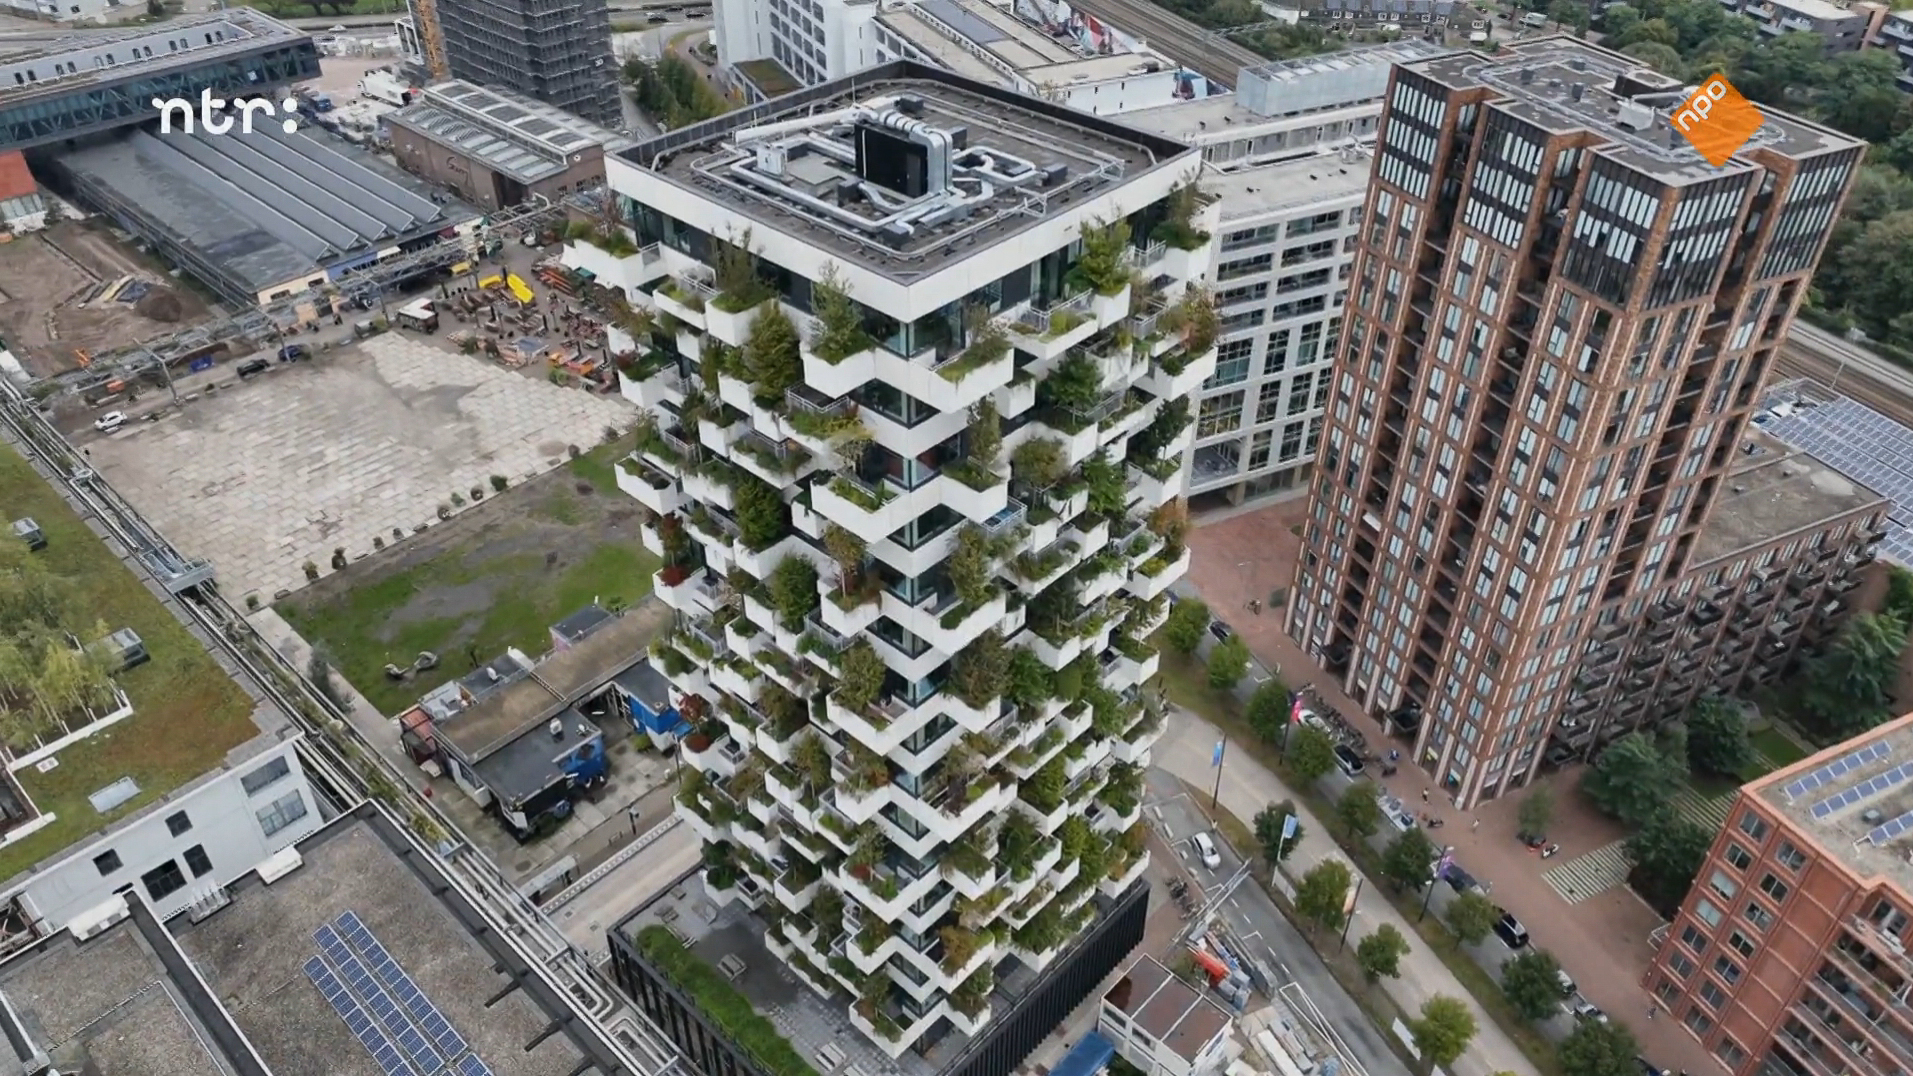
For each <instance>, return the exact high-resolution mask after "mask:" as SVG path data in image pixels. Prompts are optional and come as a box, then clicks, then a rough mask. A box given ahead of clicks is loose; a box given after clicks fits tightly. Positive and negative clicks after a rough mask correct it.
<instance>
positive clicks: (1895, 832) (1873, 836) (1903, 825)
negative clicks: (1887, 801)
mask: <svg viewBox="0 0 1913 1076" xmlns="http://www.w3.org/2000/svg"><path fill="white" fill-rule="evenodd" d="M1909 829H1913V811H1908V812H1906V813H1905V814H1903V815H1901V816H1900V817H1898V818H1895V819H1894V820H1893V821H1891V822H1888V823H1886V824H1884V825H1879V826H1874V827H1873V828H1872V829H1871V830H1868V831H1867V835H1866V840H1867V841H1869V842H1871V843H1873V844H1879V843H1881V842H1882V841H1890V840H1892V839H1893V838H1895V837H1898V836H1899V835H1900V834H1902V833H1905V832H1906V831H1907V830H1909Z"/></svg>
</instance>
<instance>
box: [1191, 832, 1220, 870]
mask: <svg viewBox="0 0 1913 1076" xmlns="http://www.w3.org/2000/svg"><path fill="white" fill-rule="evenodd" d="M1189 843H1190V844H1192V845H1194V846H1195V849H1196V858H1197V859H1200V860H1202V865H1203V866H1205V867H1208V868H1209V869H1211V870H1214V869H1215V868H1217V867H1220V866H1222V853H1221V852H1218V851H1216V842H1215V839H1214V838H1212V837H1210V836H1209V835H1208V834H1207V833H1198V834H1196V835H1195V836H1193V837H1191V838H1189Z"/></svg>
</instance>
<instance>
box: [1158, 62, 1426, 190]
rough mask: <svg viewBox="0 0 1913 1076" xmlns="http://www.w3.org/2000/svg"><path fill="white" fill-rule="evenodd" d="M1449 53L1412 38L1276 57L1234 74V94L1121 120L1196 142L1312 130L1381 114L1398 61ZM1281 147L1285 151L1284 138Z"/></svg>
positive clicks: (1163, 108) (1201, 99) (1160, 106)
mask: <svg viewBox="0 0 1913 1076" xmlns="http://www.w3.org/2000/svg"><path fill="white" fill-rule="evenodd" d="M1446 51H1447V50H1446V49H1443V48H1442V47H1441V46H1439V45H1435V44H1433V43H1431V42H1427V41H1422V40H1420V39H1419V38H1411V39H1409V40H1406V41H1390V42H1386V43H1384V44H1380V45H1363V46H1359V47H1357V48H1352V49H1343V50H1342V51H1340V52H1331V53H1324V54H1322V55H1319V56H1298V57H1296V58H1294V59H1291V60H1274V61H1271V62H1268V63H1262V64H1257V65H1256V66H1254V67H1245V68H1243V69H1242V71H1241V73H1240V74H1239V75H1238V76H1237V77H1236V92H1234V93H1230V94H1211V95H1210V96H1208V97H1198V98H1195V99H1193V100H1189V101H1178V102H1176V103H1174V104H1168V105H1157V106H1156V107H1154V108H1144V109H1137V110H1135V111H1133V112H1125V113H1124V114H1123V122H1124V123H1127V124H1129V125H1131V126H1134V127H1138V128H1141V129H1142V130H1145V131H1153V132H1155V133H1156V134H1160V135H1164V136H1166V137H1169V138H1174V139H1177V140H1178V141H1188V142H1195V143H1198V144H1201V143H1210V142H1230V141H1234V140H1237V139H1246V138H1250V137H1254V136H1257V135H1261V134H1264V133H1265V132H1269V131H1277V130H1285V129H1286V130H1294V129H1303V130H1312V129H1313V128H1315V127H1318V126H1321V125H1324V124H1333V123H1336V122H1339V121H1341V120H1344V119H1353V118H1356V117H1359V116H1372V115H1375V114H1376V113H1378V112H1379V111H1380V110H1381V100H1382V97H1383V95H1384V94H1386V93H1387V92H1388V78H1389V74H1390V72H1392V71H1393V70H1394V67H1395V65H1396V64H1398V63H1408V62H1410V61H1412V60H1420V59H1426V58H1428V57H1430V56H1436V55H1442V54H1444V53H1445V52H1446ZM1275 152H1277V153H1280V152H1281V147H1280V144H1279V140H1278V147H1277V149H1276V150H1275ZM1225 212H1226V207H1225Z"/></svg>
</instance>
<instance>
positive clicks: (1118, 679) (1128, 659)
mask: <svg viewBox="0 0 1913 1076" xmlns="http://www.w3.org/2000/svg"><path fill="white" fill-rule="evenodd" d="M1161 665H1162V655H1161V654H1159V653H1157V652H1156V651H1155V650H1153V649H1151V650H1149V652H1148V653H1147V654H1146V655H1145V656H1143V657H1141V658H1136V657H1132V656H1131V655H1129V654H1126V653H1124V652H1123V651H1121V650H1118V651H1116V660H1115V661H1113V662H1111V663H1110V665H1109V672H1108V673H1107V674H1106V676H1105V677H1104V683H1103V686H1105V687H1107V688H1109V689H1110V690H1111V691H1122V690H1124V689H1125V688H1131V687H1136V686H1138V685H1140V684H1145V683H1147V682H1148V681H1149V678H1150V677H1152V676H1155V675H1156V671H1157V670H1158V669H1159V668H1160V667H1161Z"/></svg>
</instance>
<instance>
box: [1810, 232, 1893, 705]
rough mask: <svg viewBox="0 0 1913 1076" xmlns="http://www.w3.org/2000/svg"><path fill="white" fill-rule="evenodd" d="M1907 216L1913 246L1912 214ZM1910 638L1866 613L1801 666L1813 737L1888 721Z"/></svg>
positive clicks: (1888, 619) (1887, 618)
mask: <svg viewBox="0 0 1913 1076" xmlns="http://www.w3.org/2000/svg"><path fill="white" fill-rule="evenodd" d="M1896 215H1902V214H1896ZM1903 215H1904V216H1905V217H1906V218H1907V223H1908V227H1909V239H1910V240H1913V213H1907V214H1903ZM1908 253H1909V255H1913V247H1909V248H1908ZM1909 279H1910V281H1913V278H1909ZM1909 294H1913V293H1909ZM1906 636H1907V630H1906V626H1905V625H1903V624H1901V623H1900V622H1899V621H1898V620H1895V619H1894V618H1892V617H1890V616H1883V615H1880V614H1878V613H1862V614H1860V615H1859V616H1856V617H1854V618H1853V619H1852V620H1849V621H1847V624H1846V626H1845V627H1844V628H1842V629H1841V630H1840V634H1839V636H1838V637H1837V638H1835V639H1834V641H1833V644H1832V645H1831V646H1829V647H1828V648H1827V652H1826V653H1824V654H1822V655H1820V656H1819V657H1817V658H1811V659H1809V660H1808V661H1806V662H1805V663H1804V664H1803V666H1802V668H1801V676H1800V679H1801V690H1800V705H1801V709H1802V711H1804V716H1805V717H1806V718H1807V721H1808V723H1809V724H1810V725H1812V726H1813V728H1814V731H1816V732H1818V733H1820V734H1821V735H1822V736H1823V737H1825V738H1826V739H1827V740H1828V741H1829V742H1831V741H1834V740H1844V739H1847V738H1849V737H1852V736H1853V735H1855V734H1857V733H1860V732H1863V731H1865V730H1867V729H1869V728H1872V727H1873V726H1874V725H1877V724H1879V723H1880V722H1881V721H1882V720H1884V719H1885V717H1886V716H1887V710H1888V707H1889V705H1890V704H1891V701H1892V694H1891V692H1892V687H1893V680H1894V678H1895V677H1896V676H1897V675H1898V674H1899V664H1900V655H1901V654H1902V653H1903V652H1905V650H1906Z"/></svg>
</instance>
